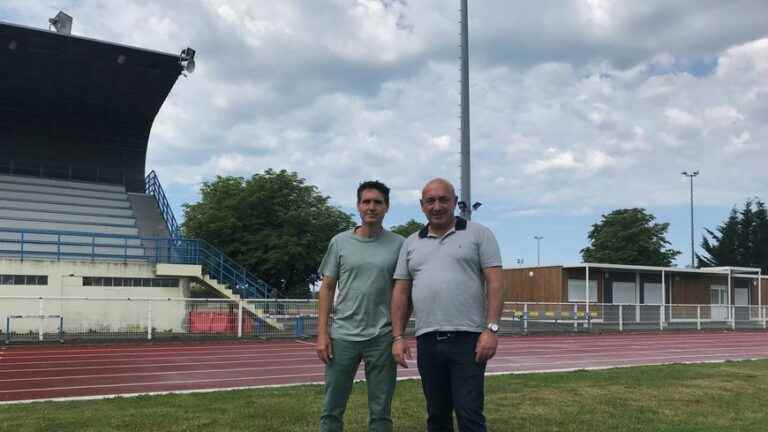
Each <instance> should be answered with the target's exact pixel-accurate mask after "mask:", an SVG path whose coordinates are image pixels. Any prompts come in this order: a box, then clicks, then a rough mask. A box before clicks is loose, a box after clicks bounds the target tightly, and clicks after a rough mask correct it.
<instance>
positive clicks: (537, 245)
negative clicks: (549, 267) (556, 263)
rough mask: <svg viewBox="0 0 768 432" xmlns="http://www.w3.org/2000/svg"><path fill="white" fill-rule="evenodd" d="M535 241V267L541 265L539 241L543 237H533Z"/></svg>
mask: <svg viewBox="0 0 768 432" xmlns="http://www.w3.org/2000/svg"><path fill="white" fill-rule="evenodd" d="M533 238H535V239H536V265H537V266H540V265H541V240H542V239H543V238H544V236H533Z"/></svg>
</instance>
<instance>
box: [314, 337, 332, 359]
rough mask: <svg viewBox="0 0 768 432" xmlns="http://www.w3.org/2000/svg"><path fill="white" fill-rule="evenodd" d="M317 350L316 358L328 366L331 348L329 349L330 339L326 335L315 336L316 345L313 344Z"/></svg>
mask: <svg viewBox="0 0 768 432" xmlns="http://www.w3.org/2000/svg"><path fill="white" fill-rule="evenodd" d="M315 349H316V350H317V358H319V359H320V361H321V362H323V363H325V364H328V362H329V361H331V359H333V348H331V338H329V337H328V335H327V334H320V335H317V343H316V344H315Z"/></svg>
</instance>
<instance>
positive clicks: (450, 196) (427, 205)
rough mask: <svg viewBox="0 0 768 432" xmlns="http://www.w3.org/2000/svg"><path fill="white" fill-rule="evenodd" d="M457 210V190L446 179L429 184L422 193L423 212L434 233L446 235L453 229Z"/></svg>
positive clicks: (434, 180)
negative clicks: (454, 213) (454, 212)
mask: <svg viewBox="0 0 768 432" xmlns="http://www.w3.org/2000/svg"><path fill="white" fill-rule="evenodd" d="M455 208H456V190H455V189H454V188H453V185H452V184H451V183H450V182H449V181H448V180H445V179H442V178H436V179H432V180H430V181H428V182H427V184H426V185H425V186H424V189H422V191H421V211H423V212H424V215H425V216H426V217H427V220H428V221H429V230H430V232H433V233H445V232H446V231H448V230H449V229H450V228H451V227H453V223H454V216H453V211H454V209H455Z"/></svg>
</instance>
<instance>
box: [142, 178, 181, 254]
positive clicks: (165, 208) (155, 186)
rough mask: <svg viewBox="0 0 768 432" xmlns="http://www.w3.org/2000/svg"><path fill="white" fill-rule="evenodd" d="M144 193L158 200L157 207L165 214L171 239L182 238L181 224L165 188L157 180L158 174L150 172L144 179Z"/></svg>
mask: <svg viewBox="0 0 768 432" xmlns="http://www.w3.org/2000/svg"><path fill="white" fill-rule="evenodd" d="M144 193H146V194H147V195H152V196H154V197H155V199H156V200H157V205H158V206H159V207H160V212H161V213H162V214H163V219H164V220H165V225H166V226H167V227H168V232H169V233H170V234H171V238H172V239H179V238H181V229H180V228H179V223H178V222H176V216H174V214H173V209H172V208H171V204H170V203H169V202H168V198H167V197H166V196H165V191H164V190H163V186H162V185H161V184H160V179H158V178H157V173H155V171H154V170H152V171H150V172H149V174H147V176H146V177H145V178H144Z"/></svg>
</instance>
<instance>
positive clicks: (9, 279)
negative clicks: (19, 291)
mask: <svg viewBox="0 0 768 432" xmlns="http://www.w3.org/2000/svg"><path fill="white" fill-rule="evenodd" d="M0 285H35V286H40V285H48V276H43V275H6V274H4V275H0Z"/></svg>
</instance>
